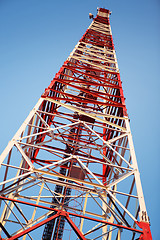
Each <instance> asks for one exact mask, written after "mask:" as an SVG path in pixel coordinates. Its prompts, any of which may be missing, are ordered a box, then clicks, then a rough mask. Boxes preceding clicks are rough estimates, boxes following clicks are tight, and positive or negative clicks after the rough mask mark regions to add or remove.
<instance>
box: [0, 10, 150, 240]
mask: <svg viewBox="0 0 160 240" xmlns="http://www.w3.org/2000/svg"><path fill="white" fill-rule="evenodd" d="M109 15H110V11H109V10H106V9H103V8H99V9H98V13H97V16H96V17H95V18H94V16H93V15H92V17H91V14H90V17H91V18H93V21H92V23H91V25H90V26H89V28H88V29H87V31H86V32H85V34H84V35H83V36H82V38H81V39H80V41H79V42H78V44H77V45H76V46H75V48H74V50H73V51H72V53H71V54H70V56H69V57H68V59H67V60H66V61H65V62H64V64H63V66H62V67H61V68H60V70H59V72H58V73H57V74H56V75H55V77H54V78H53V80H52V81H51V83H50V85H49V86H48V88H46V89H45V91H44V93H43V94H42V96H41V98H40V99H39V100H38V102H37V104H36V105H35V107H34V108H33V109H32V111H31V112H30V113H29V115H28V117H27V118H26V120H25V121H24V123H23V124H22V126H21V127H20V128H19V130H18V131H17V133H16V134H15V136H14V137H13V139H12V140H11V141H10V142H9V143H8V146H7V147H6V149H5V150H4V151H3V153H2V155H1V157H0V164H1V173H0V180H1V183H0V185H1V190H0V202H1V205H0V206H1V212H0V213H1V221H0V228H1V234H0V235H1V238H2V239H10V240H13V239H23V240H25V239H42V240H61V239H66V240H68V239H71V240H73V239H81V240H88V239H94V240H95V239H103V240H111V239H114V240H121V239H132V240H134V239H141V240H142V239H143V240H151V239H152V237H151V232H150V226H149V219H148V215H147V211H146V206H145V201H144V196H143V191H142V186H141V181H140V174H139V171H138V165H137V161H136V156H135V151H134V146H133V141H132V135H131V130H130V124H129V118H128V115H127V109H126V104H125V98H124V95H123V89H122V83H121V79H120V73H119V69H118V64H117V59H116V54H115V49H114V44H113V39H112V32H111V27H110V22H109Z"/></svg>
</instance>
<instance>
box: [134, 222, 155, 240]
mask: <svg viewBox="0 0 160 240" xmlns="http://www.w3.org/2000/svg"><path fill="white" fill-rule="evenodd" d="M137 225H138V226H139V227H140V228H142V230H143V234H141V236H140V238H139V239H140V240H152V235H151V230H150V225H149V223H148V222H137Z"/></svg>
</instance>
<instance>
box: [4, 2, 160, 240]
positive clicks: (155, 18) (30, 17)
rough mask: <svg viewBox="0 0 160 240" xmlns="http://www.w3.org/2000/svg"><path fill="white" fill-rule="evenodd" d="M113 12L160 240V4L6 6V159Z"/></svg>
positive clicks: (145, 181) (126, 89) (151, 213)
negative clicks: (73, 58) (85, 41)
mask: <svg viewBox="0 0 160 240" xmlns="http://www.w3.org/2000/svg"><path fill="white" fill-rule="evenodd" d="M97 7H105V8H108V9H110V10H111V11H112V15H111V17H110V21H111V27H112V33H113V40H114V44H115V48H116V52H117V58H118V64H119V68H120V73H121V79H122V82H123V88H124V94H125V97H126V104H127V109H128V113H129V117H130V119H131V129H132V134H133V140H134V144H135V150H136V155H137V160H138V166H139V170H140V173H141V181H142V186H143V190H144V195H145V201H146V205H147V210H148V214H149V217H150V220H151V230H152V234H153V240H158V239H159V236H160V228H159V215H160V209H159V200H158V198H160V187H159V184H160V171H159V169H160V157H159V151H160V143H159V142H160V141H159V138H160V131H159V119H160V108H159V104H160V97H159V95H160V93H159V91H160V80H159V69H160V64H159V55H160V44H159V43H160V30H159V29H160V1H159V0H135V1H128V0H122V1H119V0H112V1H111V0H108V1H107V0H81V1H76V0H68V1H64V0H59V1H54V0H0V111H1V115H0V116H1V117H0V152H2V150H3V149H4V148H5V146H6V145H7V143H8V141H9V140H10V139H11V138H12V137H13V135H14V134H15V132H16V131H17V130H18V128H19V127H20V125H21V124H22V122H23V121H24V119H25V118H26V117H27V115H28V113H29V112H30V111H31V109H32V108H33V107H34V105H35V104H36V102H37V100H38V98H39V97H40V96H41V94H42V93H43V91H44V89H45V88H46V87H47V86H48V85H49V83H50V81H51V80H52V78H53V77H54V75H55V73H56V72H57V71H58V70H59V68H60V67H61V65H62V64H63V62H64V61H65V60H66V58H67V57H68V55H69V54H70V52H71V51H72V49H73V48H74V46H75V44H76V43H77V42H78V40H79V39H80V38H81V36H82V34H84V32H85V31H86V29H87V27H88V26H89V24H90V22H91V20H89V18H88V13H89V12H91V13H93V14H94V15H96V8H97Z"/></svg>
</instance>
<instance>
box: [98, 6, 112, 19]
mask: <svg viewBox="0 0 160 240" xmlns="http://www.w3.org/2000/svg"><path fill="white" fill-rule="evenodd" d="M97 10H98V13H97V15H98V16H100V17H109V15H110V14H111V11H110V10H108V9H105V8H97Z"/></svg>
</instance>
